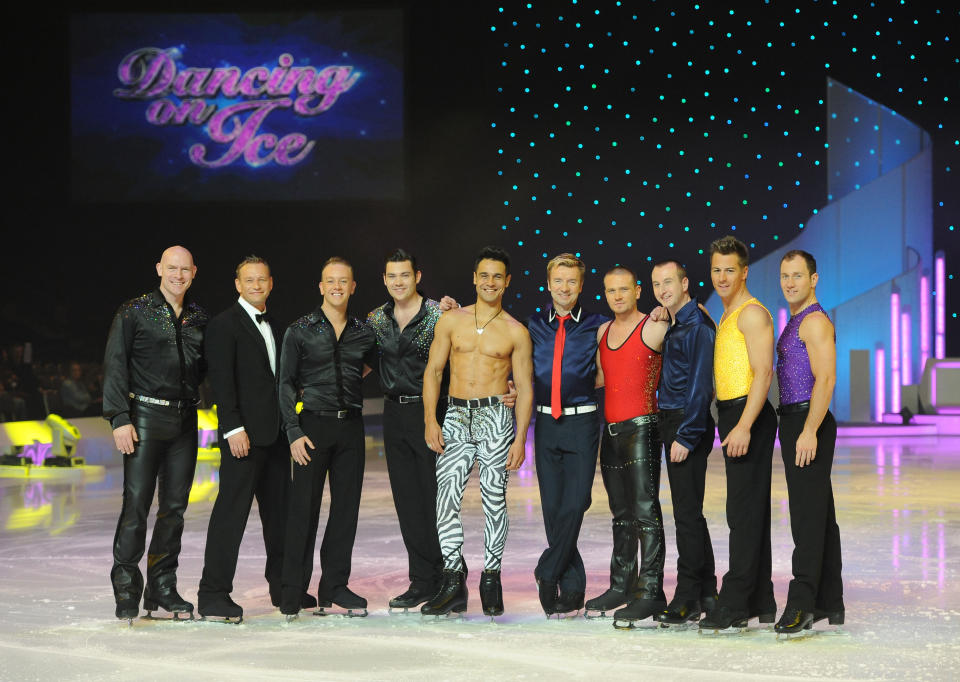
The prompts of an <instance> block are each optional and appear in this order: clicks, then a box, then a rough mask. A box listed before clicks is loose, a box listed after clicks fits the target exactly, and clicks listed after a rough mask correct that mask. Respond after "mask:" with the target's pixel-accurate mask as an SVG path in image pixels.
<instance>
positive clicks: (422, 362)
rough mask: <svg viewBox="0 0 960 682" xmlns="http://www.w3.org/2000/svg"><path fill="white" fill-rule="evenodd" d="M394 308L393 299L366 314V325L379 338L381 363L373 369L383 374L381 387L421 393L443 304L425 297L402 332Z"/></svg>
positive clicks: (392, 391)
mask: <svg viewBox="0 0 960 682" xmlns="http://www.w3.org/2000/svg"><path fill="white" fill-rule="evenodd" d="M393 311H394V302H393V301H392V300H391V301H390V302H389V303H384V304H383V305H382V306H380V307H379V308H377V309H376V310H373V311H371V313H370V314H369V315H367V325H368V326H369V327H370V328H371V329H372V330H373V333H374V334H375V335H376V337H377V350H378V352H379V364H378V365H377V366H376V367H375V368H374V369H376V370H377V373H378V374H379V375H380V388H381V389H383V392H384V393H387V394H389V395H394V396H396V395H421V394H422V393H423V373H424V371H425V370H426V368H427V359H428V358H429V356H430V344H432V343H433V329H434V327H435V326H436V324H437V320H439V319H440V315H441V314H442V313H441V311H440V304H439V303H438V302H437V301H434V300H433V299H429V298H424V299H423V302H422V303H421V304H420V310H419V311H418V312H417V314H416V315H414V316H413V319H411V320H410V322H408V323H407V326H406V327H404V328H403V331H400V325H398V324H397V320H396V317H394V314H393Z"/></svg>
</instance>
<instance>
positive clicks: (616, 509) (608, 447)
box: [600, 415, 665, 600]
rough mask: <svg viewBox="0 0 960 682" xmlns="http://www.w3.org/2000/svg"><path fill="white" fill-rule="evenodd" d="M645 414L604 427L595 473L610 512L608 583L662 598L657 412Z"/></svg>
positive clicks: (643, 596) (640, 596) (644, 596)
mask: <svg viewBox="0 0 960 682" xmlns="http://www.w3.org/2000/svg"><path fill="white" fill-rule="evenodd" d="M650 417H652V419H651V418H642V419H650V420H649V421H648V422H647V423H644V424H633V423H631V422H629V421H627V422H620V423H618V424H612V425H609V424H608V425H607V426H606V427H604V430H603V443H602V445H601V448H600V472H601V475H602V476H603V485H604V487H605V488H606V490H607V498H608V499H609V502H610V511H611V513H612V514H613V556H612V557H611V559H610V587H611V588H612V589H614V590H617V591H622V592H625V593H627V594H628V595H632V596H634V597H636V598H637V599H655V600H665V597H664V594H663V567H664V559H665V545H664V536H663V515H662V513H661V510H660V433H659V431H658V429H657V423H656V415H651V416H650ZM611 428H612V429H613V431H614V433H615V434H616V435H611ZM638 548H639V550H640V565H639V567H638V566H637V549H638Z"/></svg>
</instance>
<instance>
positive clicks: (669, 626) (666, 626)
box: [660, 619, 699, 632]
mask: <svg viewBox="0 0 960 682" xmlns="http://www.w3.org/2000/svg"><path fill="white" fill-rule="evenodd" d="M697 627H699V619H698V620H687V621H684V622H683V623H664V622H662V621H661V622H660V629H661V630H672V631H674V632H686V631H687V630H693V629H695V628H697Z"/></svg>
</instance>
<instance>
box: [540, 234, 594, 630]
mask: <svg viewBox="0 0 960 682" xmlns="http://www.w3.org/2000/svg"><path fill="white" fill-rule="evenodd" d="M585 270H586V266H585V265H584V264H583V261H581V260H580V259H579V258H577V257H576V256H574V255H573V254H570V253H562V254H560V255H559V256H557V257H555V258H554V259H553V260H551V261H550V262H549V263H547V289H548V290H549V291H550V297H551V298H552V305H551V306H550V307H548V308H547V309H546V310H545V311H543V312H539V311H538V312H537V313H536V314H535V315H533V316H532V317H531V318H530V320H529V322H528V325H527V326H528V329H529V330H530V338H531V340H532V341H533V366H534V396H535V398H536V402H537V410H536V422H535V427H534V437H535V443H536V467H537V480H538V481H539V483H540V502H541V507H542V509H543V524H544V527H545V529H546V533H547V545H548V546H547V549H545V550H544V552H543V554H542V555H541V556H540V561H539V562H538V564H537V568H536V570H535V571H534V576H535V577H536V579H537V585H538V590H539V593H540V604H541V606H543V610H544V612H545V613H546V614H547V616H550V615H551V614H554V613H557V614H563V613H568V612H571V611H577V610H578V609H580V608H582V607H583V596H584V592H585V591H586V589H585V588H586V584H587V578H586V573H585V571H584V568H583V560H582V559H581V558H580V553H579V552H578V551H577V538H578V536H579V535H580V524H581V523H582V522H583V515H584V513H585V512H586V511H587V509H589V507H590V502H591V498H590V490H591V489H592V487H593V477H594V473H595V472H596V469H597V449H598V445H599V439H600V422H599V419H598V416H599V413H598V412H597V394H596V389H595V384H596V373H597V366H596V353H597V329H598V328H599V327H600V325H601V324H603V323H604V322H605V321H606V320H607V318H606V317H604V316H602V315H598V314H593V313H587V312H584V311H583V308H582V307H581V306H580V304H579V300H578V299H579V297H580V292H581V291H582V290H583V276H584V272H585Z"/></svg>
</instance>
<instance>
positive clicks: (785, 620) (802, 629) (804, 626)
mask: <svg viewBox="0 0 960 682" xmlns="http://www.w3.org/2000/svg"><path fill="white" fill-rule="evenodd" d="M773 630H774V632H776V633H777V641H786V640H788V639H795V638H798V637H810V636H812V635H815V634H817V631H816V630H814V629H813V612H812V611H804V610H803V609H799V608H797V607H795V606H788V607H787V608H786V609H784V611H783V615H782V616H780V620H778V621H777V624H776V625H774V626H773Z"/></svg>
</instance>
